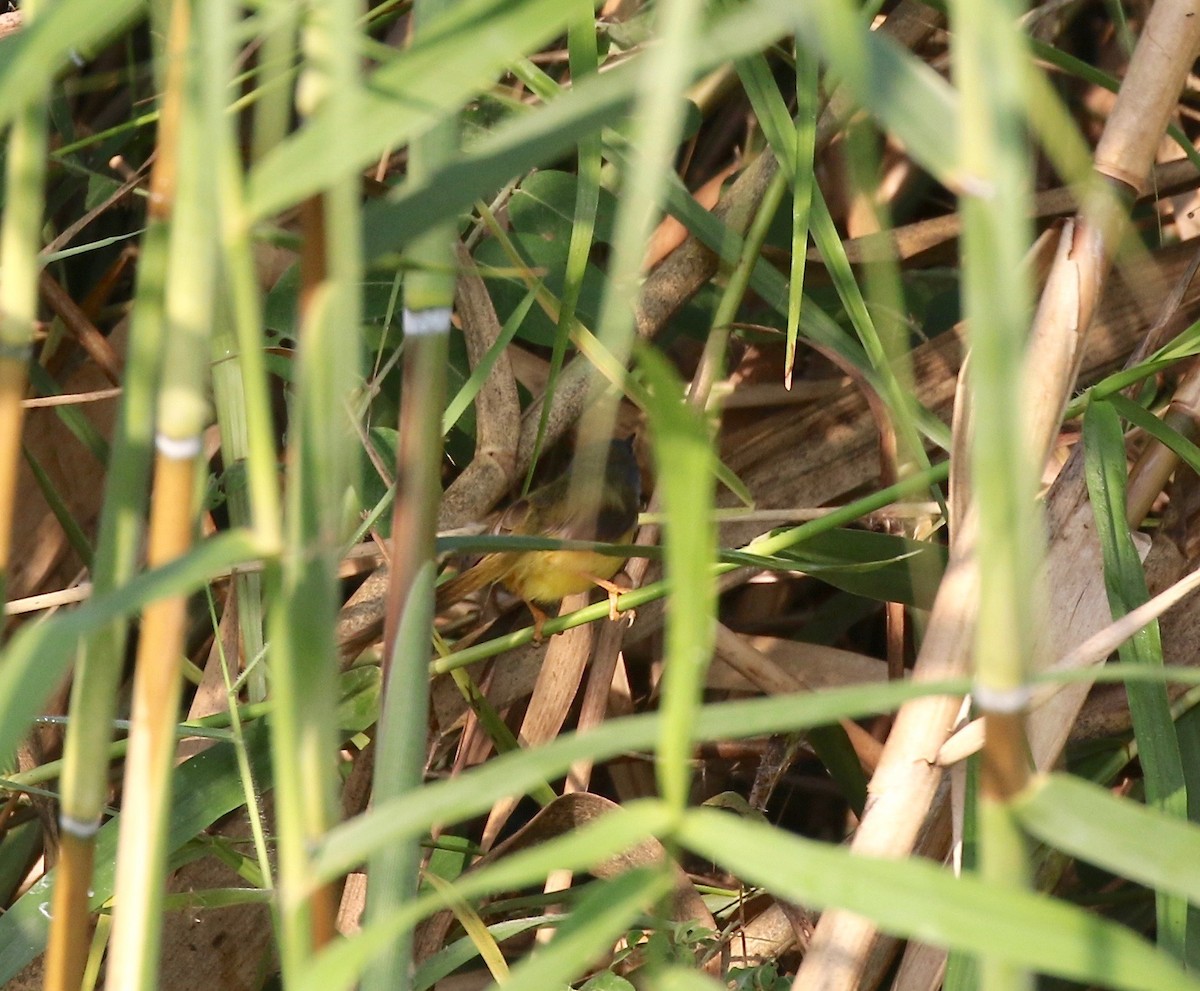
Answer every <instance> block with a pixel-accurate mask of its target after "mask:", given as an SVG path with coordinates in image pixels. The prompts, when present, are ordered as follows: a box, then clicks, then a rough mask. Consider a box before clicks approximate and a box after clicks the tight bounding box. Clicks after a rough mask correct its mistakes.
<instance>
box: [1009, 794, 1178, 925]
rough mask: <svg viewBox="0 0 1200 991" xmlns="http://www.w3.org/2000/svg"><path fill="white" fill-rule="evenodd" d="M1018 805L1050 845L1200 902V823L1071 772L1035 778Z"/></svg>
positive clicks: (1028, 823)
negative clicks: (1175, 815)
mask: <svg viewBox="0 0 1200 991" xmlns="http://www.w3.org/2000/svg"><path fill="white" fill-rule="evenodd" d="M1013 811H1014V813H1015V814H1016V816H1017V818H1018V819H1020V821H1021V824H1022V825H1023V826H1024V827H1025V828H1026V829H1027V830H1029V832H1030V833H1032V834H1033V835H1034V836H1036V837H1037V838H1038V839H1039V840H1041V841H1042V842H1043V843H1045V844H1046V845H1047V846H1051V847H1053V848H1054V849H1056V850H1062V851H1063V852H1064V853H1069V854H1070V855H1071V856H1073V857H1078V858H1079V859H1080V860H1086V861H1087V862H1088V863H1090V864H1095V865H1096V866H1097V867H1102V868H1104V869H1105V870H1107V871H1111V872H1112V873H1114V874H1117V875H1119V876H1121V877H1124V878H1128V879H1129V880H1131V881H1136V882H1138V883H1139V884H1144V885H1146V887H1148V888H1153V889H1155V890H1156V891H1166V892H1171V893H1172V894H1175V895H1178V896H1179V897H1180V898H1186V899H1187V900H1188V901H1190V902H1191V903H1192V904H1193V905H1200V827H1198V826H1196V825H1193V824H1191V823H1188V822H1185V821H1183V820H1181V819H1179V818H1177V817H1174V816H1170V815H1165V814H1164V813H1162V812H1159V811H1158V810H1157V809H1153V808H1147V807H1146V806H1145V805H1140V804H1138V803H1137V802H1135V801H1133V800H1131V799H1128V798H1118V797H1117V796H1116V795H1114V794H1112V793H1111V792H1109V791H1106V790H1105V789H1103V788H1101V787H1099V786H1097V785H1094V784H1091V783H1090V782H1087V781H1083V780H1081V779H1079V778H1075V777H1072V776H1070V775H1067V774H1049V775H1045V776H1043V777H1039V778H1036V779H1034V781H1033V782H1032V783H1031V784H1030V785H1029V786H1028V787H1026V788H1025V790H1024V791H1022V792H1021V794H1019V795H1018V796H1017V797H1016V798H1015V799H1014V800H1013Z"/></svg>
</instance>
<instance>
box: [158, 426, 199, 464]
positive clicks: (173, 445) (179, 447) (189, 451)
mask: <svg viewBox="0 0 1200 991" xmlns="http://www.w3.org/2000/svg"><path fill="white" fill-rule="evenodd" d="M154 446H155V448H156V449H157V450H158V453H159V454H161V455H162V456H163V457H164V458H170V459H171V460H172V461H190V460H191V459H192V458H194V457H196V456H197V455H198V454H199V453H200V449H201V447H202V446H203V445H202V443H201V441H200V435H199V434H196V435H193V436H191V437H168V436H167V435H166V434H161V433H160V434H155V435H154Z"/></svg>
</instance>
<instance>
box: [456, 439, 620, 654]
mask: <svg viewBox="0 0 1200 991" xmlns="http://www.w3.org/2000/svg"><path fill="white" fill-rule="evenodd" d="M602 457H603V463H602V462H601V458H602ZM575 471H576V472H583V473H584V474H583V478H582V481H583V484H581V485H572V475H573V473H572V472H567V473H566V474H564V475H562V476H560V477H558V478H556V479H554V480H553V481H551V482H547V483H546V484H545V485H543V486H541V487H540V488H537V489H534V490H533V491H532V492H530V493H529V494H528V495H527V496H525V497H524V498H522V499H519V500H517V501H516V502H515V503H513V504H512V505H511V506H510V507H509V508H508V509H507V510H505V512H504V515H503V516H501V518H500V521H499V523H498V524H497V525H496V528H495V532H496V533H498V534H506V535H508V534H511V535H514V536H527V537H532V536H536V537H554V538H558V539H561V540H591V541H596V542H599V543H614V544H619V543H624V542H626V541H628V540H629V539H630V538H631V537H632V536H633V533H634V530H636V529H637V516H638V509H639V507H640V504H641V498H642V491H641V488H642V487H641V472H640V471H639V469H638V463H637V458H636V457H634V453H633V438H632V437H629V438H626V439H625V440H614V441H612V442H611V443H609V444H607V445H595V446H589V447H587V448H585V449H584V450H583V451H581V452H579V453H577V455H576V458H575ZM593 479H594V480H595V481H594V483H593V481H592V480H593ZM597 485H599V487H600V490H599V492H597V491H596V486H597ZM624 563H625V559H624V558H621V557H614V556H612V555H608V554H599V553H597V552H595V551H580V550H558V551H499V552H496V553H494V554H487V555H484V557H482V558H481V559H480V560H479V561H478V562H477V563H475V564H474V565H472V566H471V567H470V568H468V569H467V570H466V571H464V572H463V573H462V574H461V575H458V576H457V577H455V578H452V579H451V580H450V581H448V582H444V583H443V584H441V585H439V586H438V589H437V608H438V610H439V611H440V610H441V609H443V608H445V607H446V606H448V605H450V604H451V603H454V602H457V601H458V600H459V599H462V598H463V597H464V596H467V595H470V594H471V593H472V592H475V591H477V590H478V589H481V588H484V587H486V586H488V585H492V584H494V583H496V582H500V583H501V584H502V585H504V587H505V588H507V589H508V590H509V591H510V592H512V593H513V594H514V595H517V596H519V597H520V598H521V599H523V600H524V601H525V604H526V605H528V606H529V611H530V612H531V613H533V618H534V637H535V639H537V640H541V636H542V624H543V623H544V622H545V620H546V613H544V612H543V611H542V610H541V609H540V608H539V605H549V604H551V603H554V602H558V601H559V600H560V599H562V598H564V597H566V596H568V595H575V594H576V593H579V592H586V591H587V590H588V589H589V588H591V587H593V586H600V587H601V588H604V589H606V590H607V591H608V593H609V615H610V616H611V617H612V618H613V619H615V618H616V616H617V610H616V597H617V595H619V594H620V593H621V592H624V591H627V589H623V588H621V587H620V586H618V585H614V584H613V583H612V582H610V581H609V580H608V579H610V578H612V576H613V575H615V574H616V573H617V572H618V571H619V570H620V569H621V566H622V565H623V564H624Z"/></svg>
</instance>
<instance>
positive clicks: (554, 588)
mask: <svg viewBox="0 0 1200 991" xmlns="http://www.w3.org/2000/svg"><path fill="white" fill-rule="evenodd" d="M623 563H624V562H623V561H622V559H621V558H619V557H613V556H611V555H608V554H597V553H595V552H594V551H526V552H525V553H523V554H521V555H519V556H518V559H517V561H516V562H515V563H514V564H513V567H512V570H511V571H509V573H508V574H507V575H506V576H505V577H504V584H505V586H506V587H507V588H508V589H509V591H511V592H513V593H514V594H515V595H519V596H520V597H521V598H522V599H525V600H526V601H528V602H544V603H550V602H557V601H558V600H559V599H562V598H564V597H565V596H568V595H575V594H577V593H579V592H586V591H588V589H591V588H593V587H595V584H596V583H595V581H593V579H596V578H602V579H605V580H607V579H609V578H611V577H612V576H613V575H615V574H616V573H617V572H618V571H620V570H621V565H622V564H623Z"/></svg>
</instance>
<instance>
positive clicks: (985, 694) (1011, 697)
mask: <svg viewBox="0 0 1200 991" xmlns="http://www.w3.org/2000/svg"><path fill="white" fill-rule="evenodd" d="M971 697H972V698H973V699H974V700H975V705H976V707H977V708H978V709H979V710H980V711H981V712H985V713H987V712H994V713H997V714H998V715H1011V714H1013V713H1016V712H1024V711H1025V710H1026V709H1028V708H1029V703H1030V702H1032V701H1033V686H1032V685H1028V684H1026V685H1017V686H1016V687H1015V688H991V687H989V686H988V685H981V684H979V683H978V682H976V683H975V686H974V687H973V688H972V689H971Z"/></svg>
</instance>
